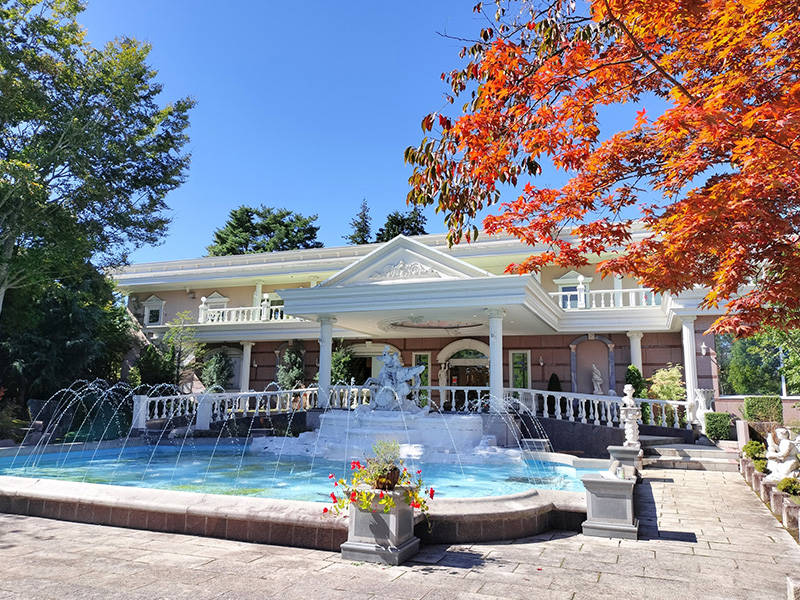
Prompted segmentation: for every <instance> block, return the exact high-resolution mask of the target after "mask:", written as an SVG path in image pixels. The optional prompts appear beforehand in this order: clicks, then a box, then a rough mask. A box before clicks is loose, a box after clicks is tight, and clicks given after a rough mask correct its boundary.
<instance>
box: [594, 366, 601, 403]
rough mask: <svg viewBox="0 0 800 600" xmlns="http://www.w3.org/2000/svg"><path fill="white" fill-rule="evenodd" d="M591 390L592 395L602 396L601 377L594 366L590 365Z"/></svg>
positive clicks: (598, 370)
mask: <svg viewBox="0 0 800 600" xmlns="http://www.w3.org/2000/svg"><path fill="white" fill-rule="evenodd" d="M592 388H593V389H592V393H593V394H597V395H598V396H602V395H603V376H602V375H601V374H600V369H598V368H597V367H596V366H595V365H592Z"/></svg>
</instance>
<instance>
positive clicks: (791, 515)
mask: <svg viewBox="0 0 800 600" xmlns="http://www.w3.org/2000/svg"><path fill="white" fill-rule="evenodd" d="M798 518H800V504H797V503H796V502H795V501H794V500H792V499H791V498H788V497H787V498H784V499H783V514H782V515H781V522H782V523H783V526H784V527H785V528H786V529H797V528H798Z"/></svg>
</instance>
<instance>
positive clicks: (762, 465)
mask: <svg viewBox="0 0 800 600" xmlns="http://www.w3.org/2000/svg"><path fill="white" fill-rule="evenodd" d="M753 468H754V469H755V470H756V471H758V472H759V473H766V472H767V459H766V458H756V459H753Z"/></svg>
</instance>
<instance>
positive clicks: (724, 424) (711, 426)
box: [706, 412, 731, 442]
mask: <svg viewBox="0 0 800 600" xmlns="http://www.w3.org/2000/svg"><path fill="white" fill-rule="evenodd" d="M706 435H707V436H708V437H709V438H710V439H712V440H714V441H715V442H716V441H717V440H729V439H731V415H730V414H729V413H726V412H707V413H706Z"/></svg>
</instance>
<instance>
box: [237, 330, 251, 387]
mask: <svg viewBox="0 0 800 600" xmlns="http://www.w3.org/2000/svg"><path fill="white" fill-rule="evenodd" d="M240 343H241V344H242V365H241V367H240V369H241V370H240V371H239V391H240V392H246V391H248V390H249V389H250V361H251V360H252V359H251V358H250V352H251V351H252V349H253V342H240Z"/></svg>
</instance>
